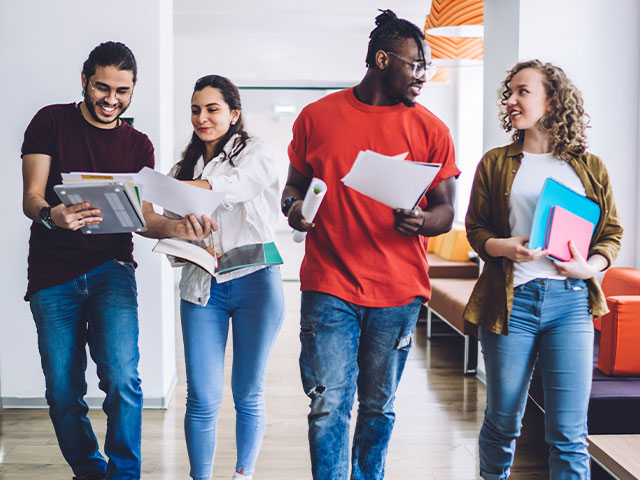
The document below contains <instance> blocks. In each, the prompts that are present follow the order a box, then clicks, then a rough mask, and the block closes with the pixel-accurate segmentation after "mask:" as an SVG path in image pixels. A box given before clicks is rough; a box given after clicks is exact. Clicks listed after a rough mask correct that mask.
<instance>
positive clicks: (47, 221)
mask: <svg viewBox="0 0 640 480" xmlns="http://www.w3.org/2000/svg"><path fill="white" fill-rule="evenodd" d="M40 222H41V223H42V225H44V226H45V227H46V228H47V229H48V230H55V229H56V228H58V226H57V225H56V224H55V223H53V220H51V207H42V208H41V209H40Z"/></svg>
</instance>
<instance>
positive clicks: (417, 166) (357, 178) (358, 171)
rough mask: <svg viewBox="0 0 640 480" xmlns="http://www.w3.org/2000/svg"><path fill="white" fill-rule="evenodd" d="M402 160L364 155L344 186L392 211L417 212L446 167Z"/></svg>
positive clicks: (369, 152)
mask: <svg viewBox="0 0 640 480" xmlns="http://www.w3.org/2000/svg"><path fill="white" fill-rule="evenodd" d="M399 157H400V156H398V155H396V156H394V157H389V156H387V155H382V154H380V153H376V152H372V151H371V150H366V151H361V152H360V153H358V156H357V157H356V161H355V162H354V164H353V166H352V167H351V170H350V171H349V173H347V174H346V175H345V176H344V178H343V179H342V182H343V183H344V184H345V185H347V186H348V187H351V188H353V189H354V190H357V191H358V192H360V193H362V194H364V195H366V196H368V197H371V198H373V199H374V200H377V201H379V202H382V203H384V204H385V205H388V206H389V207H391V208H404V209H411V208H414V207H415V206H416V204H417V203H418V201H419V200H420V198H421V197H422V194H423V193H424V192H425V191H426V190H427V188H428V187H429V185H431V182H433V179H434V178H435V177H436V175H437V173H438V171H439V170H440V167H441V166H442V165H441V164H439V163H423V162H412V161H410V160H403V159H402V158H399Z"/></svg>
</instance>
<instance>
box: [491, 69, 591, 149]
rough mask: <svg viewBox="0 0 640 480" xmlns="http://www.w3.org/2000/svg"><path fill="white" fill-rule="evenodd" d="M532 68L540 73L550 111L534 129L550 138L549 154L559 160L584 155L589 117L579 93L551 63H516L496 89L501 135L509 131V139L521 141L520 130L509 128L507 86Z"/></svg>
mask: <svg viewBox="0 0 640 480" xmlns="http://www.w3.org/2000/svg"><path fill="white" fill-rule="evenodd" d="M525 68H532V69H534V70H537V71H538V72H540V73H541V74H542V85H543V86H544V89H545V93H546V94H547V98H548V99H549V106H550V107H551V108H550V111H549V112H548V113H546V114H545V115H544V116H543V117H542V118H541V119H540V120H539V121H538V127H539V128H540V130H542V131H543V132H544V133H546V134H548V135H549V137H550V138H551V151H552V153H553V155H554V156H555V157H556V158H558V159H560V160H565V161H566V160H569V158H570V157H571V153H584V152H585V151H586V149H587V136H586V133H585V130H586V128H587V127H588V123H589V115H588V114H587V113H585V111H584V102H583V100H582V94H581V93H580V90H578V89H577V88H576V86H575V85H574V84H573V83H572V82H571V80H569V78H568V77H567V75H566V73H564V71H563V70H562V69H561V68H560V67H558V66H556V65H553V64H551V63H543V62H541V61H540V60H537V59H536V60H527V61H525V62H520V63H518V64H516V66H515V67H513V68H512V69H511V70H510V71H509V72H507V77H506V78H505V79H504V81H503V82H502V85H501V86H500V90H499V94H500V102H499V109H500V123H501V124H502V128H503V129H504V130H505V132H510V131H512V130H513V134H512V140H513V141H514V142H515V141H518V140H520V141H522V140H524V131H522V130H516V129H514V128H513V126H512V125H511V118H510V117H509V114H508V113H507V101H508V100H509V96H510V95H511V89H510V88H509V84H510V83H511V80H512V79H513V77H514V76H515V74H516V73H518V72H519V71H520V70H524V69H525Z"/></svg>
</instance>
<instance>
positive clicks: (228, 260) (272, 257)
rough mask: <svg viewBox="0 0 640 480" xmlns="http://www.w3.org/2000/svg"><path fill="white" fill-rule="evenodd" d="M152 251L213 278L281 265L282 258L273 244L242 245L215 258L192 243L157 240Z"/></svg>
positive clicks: (170, 239)
mask: <svg viewBox="0 0 640 480" xmlns="http://www.w3.org/2000/svg"><path fill="white" fill-rule="evenodd" d="M153 251H154V252H155V253H163V254H165V255H171V256H172V257H176V258H180V259H182V260H186V261H188V262H191V263H195V264H196V265H198V266H199V267H200V268H203V269H205V270H206V271H207V272H209V273H210V274H211V275H212V276H214V277H216V276H218V275H221V274H223V273H227V272H231V271H233V270H237V269H239V268H243V267H252V266H259V265H280V264H282V257H281V256H280V253H279V252H278V249H277V247H276V244H275V243H273V242H270V243H264V244H263V243H252V244H249V245H242V246H240V247H236V248H233V249H231V250H229V251H228V252H227V253H225V254H224V255H222V256H221V257H218V258H216V257H214V256H213V255H211V254H210V253H209V252H208V251H207V250H205V249H204V248H202V247H200V246H198V245H196V244H194V243H190V242H187V241H185V240H180V239H177V238H163V239H162V240H158V243H156V245H155V247H153Z"/></svg>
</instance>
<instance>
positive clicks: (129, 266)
mask: <svg viewBox="0 0 640 480" xmlns="http://www.w3.org/2000/svg"><path fill="white" fill-rule="evenodd" d="M111 261H112V262H113V263H115V264H116V265H118V266H120V267H121V268H124V269H125V270H126V271H128V272H129V273H131V274H134V275H135V273H136V267H135V266H134V265H133V263H131V262H124V261H122V260H118V259H115V258H113V259H112V260H111Z"/></svg>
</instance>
